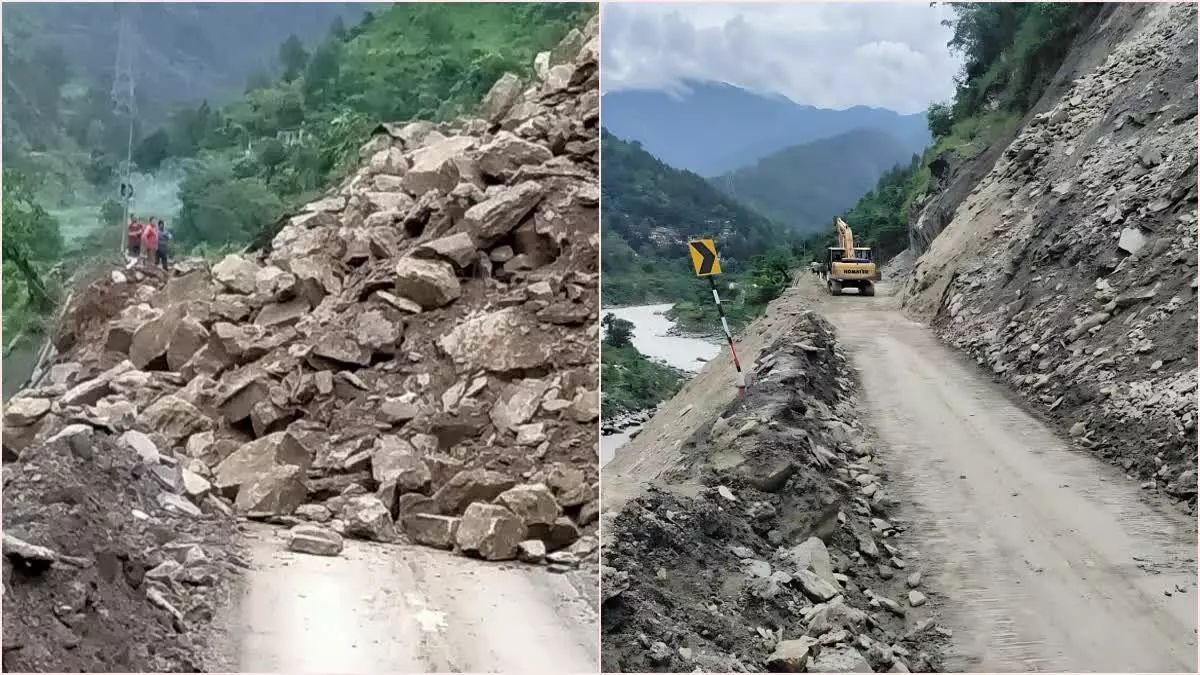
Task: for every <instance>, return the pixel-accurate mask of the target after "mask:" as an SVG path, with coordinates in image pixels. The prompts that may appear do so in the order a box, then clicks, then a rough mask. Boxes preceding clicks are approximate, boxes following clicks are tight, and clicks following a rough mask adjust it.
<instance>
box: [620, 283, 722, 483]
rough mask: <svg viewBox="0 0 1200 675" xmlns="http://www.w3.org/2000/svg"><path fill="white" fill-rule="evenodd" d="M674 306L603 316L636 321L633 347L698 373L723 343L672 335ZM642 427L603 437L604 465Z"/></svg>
mask: <svg viewBox="0 0 1200 675" xmlns="http://www.w3.org/2000/svg"><path fill="white" fill-rule="evenodd" d="M669 309H671V305H670V304H669V303H668V304H662V305H639V306H636V307H620V308H613V309H604V310H601V315H602V316H603V315H604V314H613V315H615V316H616V317H617V318H619V319H625V320H626V321H629V322H630V323H632V324H633V346H634V347H635V348H637V350H638V351H639V352H641V353H642V355H644V356H646V357H647V358H649V359H651V360H653V361H662V362H664V363H666V364H667V365H670V366H672V367H674V368H678V369H680V370H686V371H687V372H689V373H695V372H698V371H699V370H700V369H701V368H703V367H704V364H705V363H706V362H708V360H709V359H711V358H713V357H714V356H716V355H717V354H719V353H720V351H721V345H720V344H718V343H715V342H710V341H708V340H704V339H701V338H694V337H681V336H678V335H668V333H669V332H670V330H671V329H672V328H674V326H675V322H674V321H671V320H670V319H668V318H667V317H666V316H664V314H665V313H666V311H667V310H669ZM639 428H640V427H630V428H628V429H625V430H624V431H622V432H621V433H618V434H612V435H609V436H601V437H600V464H601V465H602V466H603V465H604V464H607V463H608V461H609V460H610V459H612V458H613V456H614V455H615V454H616V452H617V449H618V448H620V447H621V446H622V445H624V444H625V443H626V442H627V441H629V437H630V436H631V435H632V434H633V433H634V432H636V431H637V430H638V429H639Z"/></svg>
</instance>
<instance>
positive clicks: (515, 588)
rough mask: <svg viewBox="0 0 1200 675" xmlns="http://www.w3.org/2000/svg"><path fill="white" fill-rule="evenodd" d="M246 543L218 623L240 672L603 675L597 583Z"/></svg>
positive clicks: (455, 560) (397, 551)
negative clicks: (240, 574)
mask: <svg viewBox="0 0 1200 675" xmlns="http://www.w3.org/2000/svg"><path fill="white" fill-rule="evenodd" d="M278 531H282V530H276V529H274V528H270V527H265V526H264V527H261V528H260V527H254V528H252V529H251V530H250V534H249V537H248V540H249V541H248V542H247V543H248V547H249V557H250V558H251V562H252V566H253V568H252V569H251V570H249V571H248V572H247V576H246V578H245V580H244V582H245V583H244V589H243V591H242V593H241V601H240V604H239V603H235V606H233V607H230V608H229V615H228V616H227V617H225V618H224V619H223V620H222V621H221V623H222V624H223V625H222V628H223V631H224V633H225V635H226V639H227V644H228V646H229V652H228V653H226V654H224V655H222V656H221V657H219V658H220V659H222V660H224V661H225V663H223V664H219V665H222V666H224V667H225V669H227V670H230V671H232V672H243V673H252V672H306V673H318V672H326V673H328V672H341V673H384V672H401V673H427V672H595V671H596V670H598V669H599V665H598V664H599V659H598V652H599V638H598V628H597V616H596V612H595V606H596V600H597V599H596V594H597V591H596V585H595V581H594V577H592V578H591V580H590V581H589V578H588V577H586V576H578V575H576V574H575V573H572V574H562V575H560V574H551V573H549V572H547V571H546V570H545V569H539V568H534V567H531V566H529V565H523V566H522V565H517V564H515V563H514V564H503V563H485V562H481V561H477V560H471V559H468V558H462V557H458V556H454V555H451V554H450V553H444V552H441V551H438V550H435V549H430V548H424V547H418V546H397V545H382V544H372V543H367V542H362V541H357V540H349V539H348V540H346V548H345V550H344V551H343V552H342V554H341V555H339V556H337V557H320V556H312V555H304V554H300V553H293V552H290V551H287V550H285V547H284V540H283V539H282V538H280V537H278V536H277V535H276V532H278Z"/></svg>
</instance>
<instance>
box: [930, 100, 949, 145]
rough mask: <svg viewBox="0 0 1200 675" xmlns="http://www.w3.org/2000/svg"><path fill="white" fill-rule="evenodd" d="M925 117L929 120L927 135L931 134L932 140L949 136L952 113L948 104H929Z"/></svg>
mask: <svg viewBox="0 0 1200 675" xmlns="http://www.w3.org/2000/svg"><path fill="white" fill-rule="evenodd" d="M925 116H926V117H927V118H928V120H929V133H931V134H933V137H934V138H942V137H944V136H948V135H950V130H951V129H952V128H953V127H954V111H953V110H952V109H951V107H950V106H949V105H948V104H945V103H932V104H930V106H929V110H927V111H926V113H925Z"/></svg>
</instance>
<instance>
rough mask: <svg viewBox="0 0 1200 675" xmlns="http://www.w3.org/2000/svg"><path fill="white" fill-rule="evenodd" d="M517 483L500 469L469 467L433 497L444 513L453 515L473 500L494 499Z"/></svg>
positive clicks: (461, 510) (460, 511)
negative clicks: (499, 470)
mask: <svg viewBox="0 0 1200 675" xmlns="http://www.w3.org/2000/svg"><path fill="white" fill-rule="evenodd" d="M516 484H517V481H516V480H514V479H513V478H511V477H510V476H506V475H505V474H502V473H500V472H498V471H490V470H488V469H467V470H465V471H459V472H458V473H457V474H455V475H454V477H452V478H451V479H450V480H448V481H446V483H445V484H444V485H442V487H441V488H439V489H438V491H437V492H435V493H434V495H433V499H434V501H436V502H437V505H438V509H439V510H440V511H441V512H442V513H443V514H445V515H448V516H453V515H457V514H459V513H462V512H463V509H465V508H467V506H468V505H470V504H471V503H472V502H490V501H492V500H493V499H495V498H496V497H499V496H500V494H501V493H503V492H504V491H505V490H508V489H510V488H512V487H513V486H514V485H516Z"/></svg>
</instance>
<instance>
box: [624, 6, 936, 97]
mask: <svg viewBox="0 0 1200 675" xmlns="http://www.w3.org/2000/svg"><path fill="white" fill-rule="evenodd" d="M602 7H603V9H602V12H603V33H602V40H603V50H604V54H603V59H604V60H603V61H602V63H603V67H602V68H601V72H602V74H603V77H604V88H605V90H606V91H611V90H615V89H627V88H640V89H665V90H671V89H674V88H677V87H678V83H679V82H680V80H683V79H696V80H715V81H720V82H728V83H729V84H733V85H736V86H739V87H743V88H745V89H751V90H754V91H760V92H771V93H778V94H783V95H784V96H787V97H788V98H790V99H792V100H794V101H797V102H798V103H805V104H809V105H814V106H817V107H822V108H834V109H842V108H848V107H850V106H854V105H867V106H877V107H881V108H890V109H892V110H896V111H898V112H901V113H912V112H918V111H923V110H924V109H925V108H926V107H927V106H928V105H929V104H930V103H932V102H934V101H943V100H947V99H949V98H950V96H951V95H952V94H953V92H954V83H953V78H954V75H955V73H957V72H958V70H959V66H960V60H959V58H958V57H957V56H956V55H954V54H951V53H950V51H949V50H948V49H947V48H946V42H947V41H949V39H950V37H951V32H950V29H949V28H946V27H945V26H942V25H941V21H942V19H945V18H949V17H950V16H952V14H951V11H950V9H949V8H948V7H945V6H944V5H938V6H936V7H930V6H929V3H927V2H920V3H861V4H836V3H828V4H825V3H820V4H816V3H778V4H735V3H729V4H723V3H722V4H717V3H697V4H679V3H670V4H616V3H605V4H604V5H602Z"/></svg>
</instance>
